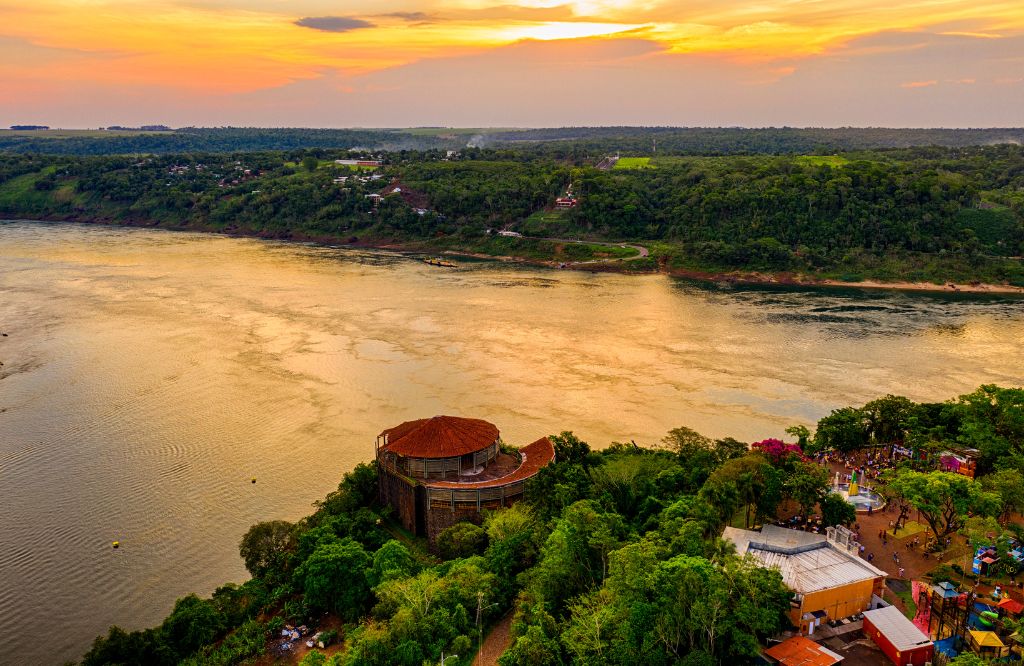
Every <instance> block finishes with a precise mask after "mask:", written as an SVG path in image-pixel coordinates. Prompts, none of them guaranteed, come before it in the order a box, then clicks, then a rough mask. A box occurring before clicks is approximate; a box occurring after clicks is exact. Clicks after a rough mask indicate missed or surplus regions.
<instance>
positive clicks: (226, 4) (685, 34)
mask: <svg viewBox="0 0 1024 666" xmlns="http://www.w3.org/2000/svg"><path fill="white" fill-rule="evenodd" d="M930 29H931V32H929V30H930ZM1022 31H1024V5H1022V4H1021V3H1019V2H1011V1H1010V0H915V2H913V3H893V2H892V1H891V0H816V1H815V2H799V1H795V0H730V2H721V0H521V1H519V2H513V3H504V4H503V3H502V2H501V0H373V1H372V2H371V0H346V1H345V2H341V3H339V2H337V0H289V2H287V3H283V2H280V0H33V2H32V3H27V2H24V0H0V88H2V89H3V90H4V92H5V93H7V94H8V95H12V96H14V98H15V101H17V100H24V101H28V99H29V94H28V93H27V92H26V91H28V90H30V89H31V90H33V91H44V92H45V91H46V90H50V91H52V92H53V94H58V93H59V92H60V91H62V90H69V89H71V87H72V86H75V85H79V84H85V85H89V84H93V85H96V86H100V85H104V86H106V85H109V86H113V87H117V86H122V87H124V88H126V89H127V88H129V87H147V88H166V89H169V90H175V91H183V92H184V93H186V94H193V95H208V96H217V97H226V96H231V95H239V94H244V93H248V92H253V91H258V90H268V89H273V88H278V87H281V86H286V85H289V84H292V83H295V82H301V81H307V80H312V79H316V78H318V77H321V76H322V75H323V73H324V72H336V73H339V74H340V75H342V76H345V77H352V76H359V75H365V74H368V73H371V72H381V71H384V70H388V69H392V68H397V67H405V66H409V65H411V64H414V63H417V62H423V61H428V60H436V59H445V58H457V57H460V56H477V55H481V54H484V53H488V52H491V51H493V50H495V49H498V48H502V47H507V46H509V45H512V44H515V43H517V42H520V41H522V40H565V41H567V42H568V43H574V41H579V40H582V39H591V38H595V37H598V38H600V39H604V40H631V39H636V38H643V39H644V40H646V41H647V42H650V43H653V44H655V45H656V47H657V50H659V51H660V52H662V53H664V54H677V55H682V54H690V55H694V56H706V57H711V58H717V59H722V60H726V61H729V62H732V63H739V64H741V65H744V66H746V67H748V75H747V76H745V77H741V80H744V81H752V82H757V83H759V84H761V85H774V84H776V83H778V82H779V81H781V80H784V79H789V78H792V73H793V71H795V70H794V68H795V67H796V66H797V64H800V67H801V68H802V67H803V65H802V64H801V63H806V62H813V61H815V60H816V59H820V58H824V57H828V56H829V55H830V54H836V53H842V54H843V56H844V57H848V58H871V57H874V56H875V55H877V54H881V53H887V52H893V51H902V52H905V53H906V59H905V61H906V62H913V58H912V53H913V52H915V51H921V50H922V49H923V48H924V47H925V46H926V45H927V44H928V43H929V41H928V38H929V37H930V36H933V35H935V34H938V35H941V36H943V37H944V38H946V39H950V40H956V39H974V40H978V41H979V42H982V41H984V42H985V43H1000V42H1005V41H1007V40H1008V39H1010V38H1011V37H1012V36H1013V35H1016V34H1020V33H1021V32H1022ZM904 33H906V34H908V35H911V36H912V39H910V40H904V41H900V42H898V43H897V42H893V41H891V40H890V41H884V40H883V41H881V42H879V43H872V42H871V41H870V38H871V37H873V36H877V35H892V34H904ZM849 44H857V47H856V48H848V47H847V45H849ZM40 49H41V50H43V51H45V53H43V51H39V50H40ZM29 50H33V52H34V53H40V54H41V55H40V57H26V55H25V54H26V53H27V52H28V51H29ZM567 50H571V49H567ZM505 66H508V67H515V65H514V64H509V65H505ZM924 66H925V65H923V64H920V63H917V64H915V65H914V67H917V68H918V69H920V68H922V67H924ZM984 67H985V64H984V63H980V64H979V65H978V67H976V68H974V69H971V70H967V71H956V72H944V73H939V72H935V71H930V70H929V71H927V72H925V71H917V70H914V69H908V70H907V71H902V72H901V73H900V74H899V76H900V79H897V82H898V81H899V80H905V81H907V82H906V83H903V84H899V85H902V87H905V88H918V87H927V86H934V85H937V84H938V81H940V80H941V81H946V80H947V77H948V80H951V81H958V82H961V83H965V82H966V81H967V79H968V78H970V76H971V75H972V73H973V72H977V71H986V70H985V69H984ZM571 75H572V73H571V72H566V76H571ZM990 76H992V75H990ZM933 79H934V80H933ZM887 85H889V86H890V87H891V86H892V85H894V82H891V81H890V82H888V83H887Z"/></svg>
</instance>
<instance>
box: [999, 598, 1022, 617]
mask: <svg viewBox="0 0 1024 666" xmlns="http://www.w3.org/2000/svg"><path fill="white" fill-rule="evenodd" d="M999 607H1000V608H1002V609H1003V610H1005V611H1006V612H1007V613H1010V614H1012V615H1020V614H1021V612H1024V604H1022V603H1021V602H1019V601H1017V600H1016V599H1003V600H1002V601H1000V602H999Z"/></svg>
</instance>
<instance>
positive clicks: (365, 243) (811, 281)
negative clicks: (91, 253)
mask: <svg viewBox="0 0 1024 666" xmlns="http://www.w3.org/2000/svg"><path fill="white" fill-rule="evenodd" d="M9 221H13V222H17V221H25V222H73V223H75V224H92V225H103V226H110V227H133V228H144V229H164V230H168V231H191V232H195V233H214V234H220V235H222V236H231V237H237V238H261V239H264V240H278V241H285V242H296V243H319V244H322V245H341V246H344V247H352V248H361V249H378V250H392V251H395V252H402V253H408V254H411V253H416V254H438V253H440V254H446V255H450V256H456V257H458V256H462V257H469V258H473V259H481V260H488V261H500V262H508V263H517V264H525V265H529V266H537V267H542V268H552V269H556V270H557V269H564V270H576V271H588V272H592V273H619V274H622V275H656V274H660V275H668V276H671V277H681V278H687V279H690V280H699V281H702V282H713V283H718V284H721V283H726V284H733V285H779V286H790V287H814V288H825V289H832V288H837V287H839V288H846V289H865V290H872V289H885V290H890V291H917V292H928V293H945V294H997V295H1014V296H1024V287H1017V286H1014V285H1009V284H991V283H983V282H975V283H969V284H963V283H953V282H946V283H943V284H935V283H933V282H911V281H907V280H894V281H891V282H886V281H881V280H876V279H868V280H860V281H858V282H845V281H842V280H834V279H830V278H816V277H813V276H808V275H804V274H794V273H786V272H780V273H765V272H758V271H741V270H736V271H726V272H721V271H717V272H716V271H702V270H699V269H680V268H673V269H667V268H659V269H658V270H657V271H631V270H626V267H627V266H628V265H629V263H630V260H629V259H613V260H608V261H603V262H598V263H594V262H587V263H584V262H576V263H562V262H558V261H552V260H544V259H531V258H528V257H519V256H512V255H490V254H484V253H480V252H472V251H468V250H467V251H460V250H457V249H449V250H436V249H432V248H428V247H422V246H418V245H417V244H416V243H415V242H412V243H410V242H409V241H401V240H397V239H391V240H389V239H373V240H365V239H362V238H359V237H356V236H350V237H349V238H347V239H346V238H343V237H340V236H324V235H318V234H317V235H311V234H304V233H301V232H292V233H289V234H266V233H258V232H246V231H241V230H238V229H210V228H204V227H201V226H188V227H183V226H175V225H164V224H156V223H153V222H148V221H140V220H95V219H75V218H74V217H71V218H65V219H57V218H30V217H25V216H21V217H18V218H10V220H9ZM602 242H603V241H602ZM633 244H636V243H633Z"/></svg>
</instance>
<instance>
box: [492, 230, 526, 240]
mask: <svg viewBox="0 0 1024 666" xmlns="http://www.w3.org/2000/svg"><path fill="white" fill-rule="evenodd" d="M498 235H499V236H506V237H508V238H522V237H523V235H522V234H521V233H519V232H517V231H499V232H498Z"/></svg>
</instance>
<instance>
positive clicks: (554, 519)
mask: <svg viewBox="0 0 1024 666" xmlns="http://www.w3.org/2000/svg"><path fill="white" fill-rule="evenodd" d="M787 432H789V433H790V434H791V435H792V436H793V437H794V438H796V439H797V440H798V441H797V442H795V443H789V444H786V443H783V442H781V441H779V440H765V441H763V442H755V443H753V444H751V445H749V446H748V445H747V444H745V443H743V442H739V441H736V440H734V439H729V438H726V439H721V440H712V439H709V438H707V437H704V436H702V435H700V434H698V433H696V432H694V431H693V430H690V429H688V428H685V427H680V428H676V429H674V430H672V431H671V432H669V433H668V434H667V435H666V437H665V438H664V440H663V441H662V442H660V443H655V444H653V445H651V446H638V445H637V444H635V443H632V442H631V443H628V444H612V445H611V446H609V447H607V448H605V449H603V450H601V451H594V450H592V449H591V447H590V446H588V445H587V444H586V443H585V442H582V441H580V440H579V439H578V438H577V437H575V436H574V435H573V434H572V433H571V432H564V433H562V434H561V435H559V436H554V437H552V441H553V443H554V445H555V452H556V462H554V463H553V464H551V465H549V466H547V467H545V468H543V469H542V470H541V472H540V474H538V475H537V476H536V477H534V478H533V479H532V480H531V481H530V483H529V485H528V486H527V490H526V497H525V499H524V500H523V501H522V502H519V503H517V504H516V505H514V506H513V507H512V508H509V509H503V510H500V511H496V512H492V513H489V514H486V516H485V519H484V520H483V524H482V526H477V525H473V524H470V523H458V524H456V525H455V526H453V527H451V528H449V529H448V530H446V532H444V533H442V535H441V538H439V540H438V543H439V545H440V549H439V552H436V553H432V552H429V551H428V550H427V549H426V545H425V543H424V542H423V541H422V540H419V539H416V538H413V537H411V536H410V535H409V534H408V533H405V532H403V531H402V530H401V528H400V527H398V525H397V523H395V522H393V521H392V520H391V516H390V514H389V510H388V509H385V508H382V507H380V506H378V505H377V504H376V498H377V488H376V483H377V475H376V470H375V468H374V466H373V465H366V464H363V465H359V466H357V467H356V468H355V469H354V470H352V471H351V472H349V473H348V474H346V475H345V477H344V479H343V480H342V482H341V484H340V485H339V487H338V489H337V491H335V492H333V493H331V494H330V495H328V496H327V497H326V498H324V499H323V500H322V501H320V502H317V503H316V505H315V507H316V510H315V512H314V513H313V514H312V515H310V516H308V517H306V518H303V519H302V520H300V521H298V522H296V523H288V522H284V521H273V522H266V523H258V524H257V525H254V526H253V527H252V528H251V529H250V530H249V531H248V532H247V533H246V534H245V535H244V537H242V539H241V544H240V554H241V556H242V558H243V560H244V561H245V565H246V568H247V569H248V570H249V572H250V573H251V574H252V579H251V580H249V581H247V582H245V583H244V584H241V585H235V584H229V585H225V586H223V587H221V588H218V589H217V590H216V591H215V592H214V593H213V595H212V596H211V597H210V598H208V599H203V598H200V597H198V596H195V595H190V596H187V597H185V598H182V599H179V600H178V601H177V602H176V603H175V605H174V609H173V611H172V612H171V614H170V615H169V616H168V617H167V619H166V620H165V621H164V622H163V623H162V624H161V625H160V626H159V627H155V628H151V629H146V630H143V631H131V632H127V631H124V630H122V629H120V628H117V627H114V628H111V630H110V631H109V633H108V634H107V635H106V636H102V637H98V638H97V639H96V641H95V642H94V644H93V646H92V648H91V649H90V650H89V651H88V653H87V654H86V655H85V657H84V659H83V661H82V664H83V666H104V665H108V664H152V665H161V664H174V663H183V664H238V663H244V662H245V661H246V660H249V659H252V658H254V657H257V656H259V655H262V654H264V653H265V652H266V651H267V650H268V649H272V647H273V645H274V641H273V638H274V637H279V636H280V631H281V628H282V627H283V626H284V625H285V624H286V623H288V624H294V625H299V624H307V625H309V626H310V627H312V628H314V629H319V630H320V631H322V632H323V633H322V634H321V636H320V638H321V639H325V643H326V651H325V652H321V651H320V650H313V651H312V652H310V653H309V654H308V655H306V656H305V657H304V658H303V661H302V664H303V666H311V665H314V664H324V663H329V664H331V665H339V666H340V665H357V664H358V665H366V666H370V665H375V664H380V665H381V666H385V665H387V666H390V665H396V664H397V665H403V666H421V665H422V664H436V663H438V661H439V659H440V657H441V654H442V652H443V653H444V654H445V655H447V656H448V657H449V658H450V661H448V662H447V663H449V664H469V663H471V661H472V659H473V655H474V654H475V652H476V649H477V645H478V641H479V640H480V637H481V636H483V635H484V632H485V630H486V629H487V627H488V626H489V625H490V624H492V623H493V622H495V621H496V620H497V619H498V618H501V617H503V616H505V615H506V614H507V613H509V612H512V613H514V621H513V623H512V638H511V644H510V646H509V648H508V650H507V651H506V652H505V653H504V655H503V656H502V657H501V659H500V663H501V664H502V666H518V665H522V666H526V665H535V666H540V665H547V664H551V665H556V664H570V663H572V664H671V663H678V664H690V665H698V664H699V665H709V666H710V665H712V664H746V663H754V659H755V658H756V657H757V655H758V653H759V651H760V646H762V645H764V642H765V640H766V639H767V638H768V637H771V636H773V635H777V634H778V633H779V632H780V631H783V630H785V629H787V628H788V619H787V617H786V611H787V610H788V609H789V607H790V597H791V594H792V593H791V591H790V590H788V589H787V588H786V587H785V586H784V585H783V583H782V578H781V576H780V574H779V573H778V571H777V570H774V569H765V568H761V567H759V566H756V564H755V563H754V561H753V560H752V559H751V558H749V557H748V558H741V557H738V556H737V555H736V554H735V553H734V551H733V549H732V546H731V545H730V544H729V543H728V542H726V541H724V540H722V539H721V538H720V534H721V533H722V529H723V527H724V526H726V525H730V524H732V525H738V526H745V525H754V524H758V523H763V522H772V521H774V520H776V519H777V518H778V517H786V516H788V515H790V513H791V512H793V511H799V512H801V513H802V514H803V515H809V514H810V513H812V512H814V510H815V508H816V507H820V511H821V515H822V517H823V519H824V522H825V524H826V525H834V524H850V523H852V522H853V521H854V520H855V519H856V518H855V514H854V512H853V509H852V506H851V505H849V504H847V503H846V502H845V501H843V500H841V499H840V498H838V496H836V495H834V494H831V493H830V492H829V473H828V471H827V468H826V467H824V466H823V465H822V464H820V463H819V460H820V459H821V456H822V455H823V454H825V453H850V452H856V451H863V450H873V451H879V450H887V447H890V446H892V445H899V446H901V447H907V448H911V449H912V450H913V455H912V456H911V457H908V458H906V459H905V460H903V462H901V463H899V464H898V465H897V466H895V467H894V468H893V469H892V470H890V471H888V472H886V474H885V475H884V477H883V481H882V485H880V486H879V487H878V488H879V492H882V493H884V494H885V496H886V498H887V499H888V501H889V502H891V503H893V504H894V505H896V506H902V507H905V510H906V511H908V512H909V511H910V510H912V509H917V510H918V511H920V512H921V515H922V520H925V521H928V522H929V524H930V525H931V526H932V529H933V530H934V531H935V534H937V535H939V539H938V542H939V543H941V542H942V537H943V536H945V535H950V536H953V537H957V538H960V537H959V536H958V535H960V534H965V535H966V534H969V533H970V532H971V531H972V530H974V531H976V530H977V529H978V526H979V525H980V526H981V527H982V528H983V529H984V530H985V531H986V533H987V534H990V535H991V534H998V535H1001V536H998V539H1000V540H1001V541H1000V543H1002V542H1003V541H1006V540H1007V539H1008V538H1009V537H1011V536H1016V537H1018V538H1019V537H1020V536H1021V535H1020V531H1021V527H1020V526H1018V525H1015V524H1014V523H1012V522H1009V523H1008V522H1006V521H1005V520H1004V521H1003V523H1002V524H999V523H996V522H995V521H994V517H996V516H1004V517H1005V516H1006V515H1009V514H1011V513H1019V512H1020V511H1021V510H1022V509H1024V476H1022V474H1024V389H1003V388H998V387H996V386H983V387H981V388H979V389H978V390H977V391H975V392H973V393H970V394H967V395H963V396H960V397H959V398H956V399H953V400H950V401H947V402H944V403H928V404H917V403H913V402H911V401H910V400H908V399H906V398H901V397H898V396H891V395H890V396H885V397H883V398H879V399H877V400H873V401H871V402H869V403H867V404H866V405H863V406H861V407H846V408H842V409H837V410H835V411H833V412H832V413H831V414H830V415H828V416H826V417H825V418H823V419H821V421H820V422H819V423H818V424H817V429H816V431H815V432H814V433H813V434H812V433H811V432H810V431H809V430H808V429H807V428H805V427H803V426H795V427H793V428H790V429H788V430H787ZM949 447H959V448H965V447H967V448H975V449H978V450H979V451H980V452H981V460H980V463H979V469H978V477H977V479H975V480H972V479H969V478H967V477H964V476H961V475H959V474H951V473H947V472H939V471H935V460H936V454H938V452H940V451H942V450H944V449H946V448H949ZM902 510H904V509H901V511H902ZM986 538H988V537H986ZM991 538H997V537H991ZM1006 542H1007V543H1009V542H1008V541H1006ZM1001 547H1003V546H1001ZM950 571H951V569H950V567H948V566H943V567H940V568H938V569H936V573H934V575H933V576H934V578H935V579H936V580H938V579H942V580H952V579H951V578H943V576H946V575H949V572H950ZM452 655H458V656H455V657H452ZM965 663H966V662H965Z"/></svg>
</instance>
